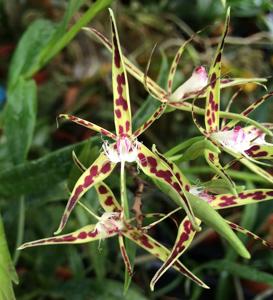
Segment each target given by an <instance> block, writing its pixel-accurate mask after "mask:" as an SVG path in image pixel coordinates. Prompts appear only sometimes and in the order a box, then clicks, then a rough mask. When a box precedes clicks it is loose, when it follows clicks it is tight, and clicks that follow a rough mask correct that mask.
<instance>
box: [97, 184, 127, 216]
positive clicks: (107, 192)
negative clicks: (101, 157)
mask: <svg viewBox="0 0 273 300" xmlns="http://www.w3.org/2000/svg"><path fill="white" fill-rule="evenodd" d="M95 189H96V191H97V193H98V198H99V202H100V205H101V206H102V207H103V209H104V210H105V211H106V212H118V211H121V210H122V208H121V206H120V204H119V203H118V201H117V199H116V197H115V196H114V194H113V192H112V191H111V189H110V188H109V187H108V185H106V184H105V183H104V182H102V181H101V182H100V183H98V184H96V185H95Z"/></svg>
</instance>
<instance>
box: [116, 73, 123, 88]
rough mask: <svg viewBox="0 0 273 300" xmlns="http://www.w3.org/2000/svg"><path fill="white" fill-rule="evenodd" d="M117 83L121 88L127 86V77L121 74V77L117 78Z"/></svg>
mask: <svg viewBox="0 0 273 300" xmlns="http://www.w3.org/2000/svg"><path fill="white" fill-rule="evenodd" d="M117 82H118V85H119V86H121V85H124V84H125V75H124V73H121V74H120V75H118V76H117Z"/></svg>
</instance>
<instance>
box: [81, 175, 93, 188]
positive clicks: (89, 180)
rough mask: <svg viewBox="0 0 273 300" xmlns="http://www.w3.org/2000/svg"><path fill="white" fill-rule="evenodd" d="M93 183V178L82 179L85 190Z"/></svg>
mask: <svg viewBox="0 0 273 300" xmlns="http://www.w3.org/2000/svg"><path fill="white" fill-rule="evenodd" d="M93 182H94V180H93V177H92V176H91V175H89V176H86V177H85V178H84V183H83V186H84V187H85V188H87V187H88V186H90V185H91V184H92V183H93Z"/></svg>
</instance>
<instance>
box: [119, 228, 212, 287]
mask: <svg viewBox="0 0 273 300" xmlns="http://www.w3.org/2000/svg"><path fill="white" fill-rule="evenodd" d="M123 235H125V236H126V237H127V238H129V239H130V240H132V241H133V242H135V243H136V244H137V245H138V246H140V247H142V248H143V249H145V250H146V251H148V252H149V253H151V254H152V255H153V256H155V257H157V258H158V259H160V260H161V261H163V262H165V261H166V259H167V258H168V257H169V255H170V253H171V251H170V250H168V249H167V248H166V247H164V246H163V245H162V244H160V243H159V242H157V241H156V240H154V239H153V238H152V237H151V236H149V235H147V234H145V233H143V232H141V231H140V230H137V229H136V228H131V229H129V230H128V231H125V232H124V233H123ZM173 268H174V269H176V270H177V271H179V272H180V273H181V274H183V275H184V276H186V277H187V278H189V279H191V280H192V281H194V282H195V283H196V284H198V285H199V286H201V287H203V288H209V287H208V286H207V285H206V284H205V283H204V282H203V281H202V280H200V279H199V278H198V277H196V276H195V275H194V274H193V273H191V272H190V271H189V270H188V269H187V268H186V267H185V266H184V265H183V264H182V263H181V262H180V261H179V260H177V261H176V262H175V263H174V264H173Z"/></svg>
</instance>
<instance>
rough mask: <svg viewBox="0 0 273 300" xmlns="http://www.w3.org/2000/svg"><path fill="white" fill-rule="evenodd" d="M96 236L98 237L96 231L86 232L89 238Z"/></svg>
mask: <svg viewBox="0 0 273 300" xmlns="http://www.w3.org/2000/svg"><path fill="white" fill-rule="evenodd" d="M96 235H98V229H95V230H93V231H90V232H88V236H89V237H95V236H96Z"/></svg>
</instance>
